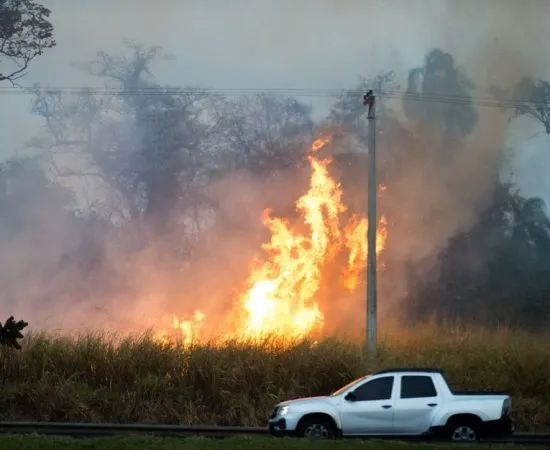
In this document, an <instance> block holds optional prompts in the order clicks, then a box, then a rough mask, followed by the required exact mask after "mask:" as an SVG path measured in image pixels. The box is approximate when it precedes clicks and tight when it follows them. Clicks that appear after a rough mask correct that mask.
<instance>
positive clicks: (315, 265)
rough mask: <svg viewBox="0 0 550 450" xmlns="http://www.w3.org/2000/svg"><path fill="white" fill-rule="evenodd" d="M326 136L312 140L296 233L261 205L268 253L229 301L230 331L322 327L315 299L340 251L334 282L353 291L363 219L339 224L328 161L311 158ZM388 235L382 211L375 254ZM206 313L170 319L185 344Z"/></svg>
mask: <svg viewBox="0 0 550 450" xmlns="http://www.w3.org/2000/svg"><path fill="white" fill-rule="evenodd" d="M331 139H332V137H331V136H325V137H321V138H318V139H316V140H315V141H314V142H313V143H312V144H311V154H310V155H309V156H308V160H309V163H310V166H311V170H312V173H311V178H310V186H309V190H308V191H307V193H306V194H305V195H303V196H302V197H300V198H299V199H298V201H297V202H296V210H297V212H298V213H299V214H300V215H301V217H302V218H303V222H304V224H305V226H306V227H307V231H305V232H303V233H300V232H298V231H296V229H294V227H292V226H291V224H290V223H289V221H288V220H286V219H284V218H277V217H272V216H271V214H270V210H265V211H264V215H263V217H262V219H263V222H264V224H265V226H266V227H267V228H268V229H269V231H270V232H271V240H270V241H269V242H268V243H266V244H264V245H263V246H262V247H263V250H264V251H265V253H266V258H265V259H264V260H263V261H261V262H260V263H259V264H257V265H256V267H254V268H253V269H252V270H251V273H250V275H249V277H248V279H247V282H246V290H245V291H244V292H243V294H242V295H240V296H239V298H238V299H237V300H236V302H235V305H234V308H235V313H236V317H238V322H237V323H233V324H231V331H230V332H229V333H228V335H227V336H228V337H232V338H237V339H239V338H244V339H251V338H252V339H256V338H262V337H264V336H267V335H271V336H278V337H282V338H285V339H290V340H296V339H299V338H303V337H307V336H310V335H312V334H313V333H315V332H318V331H321V330H322V329H323V325H324V322H325V317H324V315H323V312H322V310H321V308H320V306H319V304H318V303H317V301H316V297H317V295H318V294H319V291H320V289H321V281H322V274H323V269H324V268H326V267H327V265H328V264H330V263H331V262H333V261H334V260H335V258H336V257H337V256H338V255H339V254H340V253H341V252H342V251H347V253H348V256H347V264H346V266H345V268H344V269H343V270H342V271H341V277H340V283H341V285H342V287H344V288H345V289H347V290H348V291H354V290H355V289H357V287H358V285H359V283H360V281H361V275H362V274H363V273H364V269H365V267H366V261H367V239H366V234H367V229H368V221H367V219H366V218H364V217H360V216H358V215H352V216H351V217H350V219H349V220H348V221H347V223H346V224H345V225H344V226H343V227H341V222H342V215H343V213H345V212H346V210H347V207H346V205H344V204H343V203H342V189H341V186H340V185H339V184H337V183H336V182H335V181H334V180H333V179H332V178H331V177H330V175H329V172H328V166H329V164H330V163H331V160H330V159H318V158H316V157H315V156H314V155H315V153H316V152H318V151H319V150H321V149H322V148H323V147H325V146H326V145H327V144H329V143H330V142H331ZM384 189H385V187H381V188H380V191H381V192H383V190H384ZM386 239H387V230H386V219H385V217H382V218H381V220H380V223H379V227H378V230H377V242H376V253H377V256H378V255H379V254H380V252H381V251H382V250H383V249H384V247H385V245H386ZM204 319H205V316H204V314H202V313H201V312H200V311H198V312H196V313H195V316H194V317H193V318H192V319H191V320H187V321H179V320H177V319H175V321H174V323H173V326H174V327H175V328H178V329H180V330H181V332H182V334H183V335H184V340H185V342H190V341H191V340H192V339H193V338H194V337H195V336H196V335H197V333H198V331H199V329H200V327H201V326H202V324H203V322H204Z"/></svg>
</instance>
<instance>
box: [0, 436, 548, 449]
mask: <svg viewBox="0 0 550 450" xmlns="http://www.w3.org/2000/svg"><path fill="white" fill-rule="evenodd" d="M0 446H1V447H2V448H3V449H5V450H50V449H55V450H61V449H71V450H73V449H74V450H95V449H98V450H99V449H101V450H126V449H128V450H129V449H132V450H140V449H144V450H145V449H147V450H187V449H193V450H218V449H224V450H225V449H227V450H233V449H235V450H237V449H238V450H246V449H251V450H252V449H254V450H256V449H264V450H270V449H273V450H313V449H315V450H317V449H319V450H333V449H346V450H355V449H358V450H359V449H361V450H395V449H396V450H399V449H403V448H404V445H403V443H400V442H384V441H308V440H302V439H282V440H281V439H265V438H249V437H238V438H231V439H222V440H220V439H201V438H189V439H161V438H137V437H135V438H134V437H133V438H101V439H88V440H86V439H84V440H83V439H67V438H52V437H41V436H0ZM406 446H407V447H406V448H408V449H411V450H445V449H454V448H455V447H456V445H451V444H443V443H438V444H429V445H428V444H406ZM466 448H475V449H476V450H477V449H479V450H485V449H491V450H500V449H506V448H509V446H508V445H491V446H485V445H473V446H466ZM514 448H523V446H515V447H514ZM529 448H531V449H536V448H537V447H533V446H530V447H529ZM541 448H542V447H541Z"/></svg>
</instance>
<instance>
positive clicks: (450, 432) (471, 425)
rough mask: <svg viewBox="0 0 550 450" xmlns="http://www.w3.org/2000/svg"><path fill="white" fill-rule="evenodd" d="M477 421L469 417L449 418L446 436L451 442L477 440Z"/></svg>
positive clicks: (478, 429)
mask: <svg viewBox="0 0 550 450" xmlns="http://www.w3.org/2000/svg"><path fill="white" fill-rule="evenodd" d="M479 431H480V426H479V421H477V420H474V419H473V418H469V417H464V418H461V417H457V418H456V419H451V420H449V423H448V424H447V426H446V433H445V434H446V438H447V439H448V440H450V441H453V442H477V441H479Z"/></svg>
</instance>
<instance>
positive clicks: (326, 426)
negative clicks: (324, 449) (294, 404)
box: [296, 416, 336, 439]
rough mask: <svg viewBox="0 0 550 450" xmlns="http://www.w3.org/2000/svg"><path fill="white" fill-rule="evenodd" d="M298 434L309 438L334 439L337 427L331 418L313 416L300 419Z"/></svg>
mask: <svg viewBox="0 0 550 450" xmlns="http://www.w3.org/2000/svg"><path fill="white" fill-rule="evenodd" d="M296 434H297V435H298V437H304V438H307V439H334V438H335V437H336V427H335V426H334V424H333V423H332V421H331V420H329V419H326V418H324V417H322V416H311V417H306V418H304V419H302V420H301V421H300V423H299V424H298V428H297V430H296Z"/></svg>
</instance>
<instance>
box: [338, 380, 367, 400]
mask: <svg viewBox="0 0 550 450" xmlns="http://www.w3.org/2000/svg"><path fill="white" fill-rule="evenodd" d="M369 377H370V375H366V376H364V377H361V378H357V380H353V381H352V382H351V383H348V384H346V385H345V386H343V387H341V388H340V389H338V390H337V391H334V392H333V393H332V394H330V396H331V397H336V396H337V395H340V394H341V393H342V392H344V391H346V390H347V389H349V388H351V387H353V386H354V385H356V384H358V383H361V382H362V381H364V380H366V379H367V378H369Z"/></svg>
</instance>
